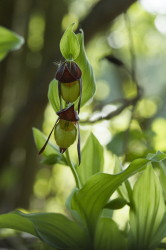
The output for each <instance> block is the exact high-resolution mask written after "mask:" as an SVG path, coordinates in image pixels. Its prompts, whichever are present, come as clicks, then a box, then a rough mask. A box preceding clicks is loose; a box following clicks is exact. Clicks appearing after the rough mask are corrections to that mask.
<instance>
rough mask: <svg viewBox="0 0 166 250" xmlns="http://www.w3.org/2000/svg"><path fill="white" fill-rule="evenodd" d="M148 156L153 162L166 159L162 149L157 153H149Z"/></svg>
mask: <svg viewBox="0 0 166 250" xmlns="http://www.w3.org/2000/svg"><path fill="white" fill-rule="evenodd" d="M146 158H147V159H148V160H150V161H152V162H160V161H163V160H164V159H166V154H165V153H163V152H161V151H157V153H155V154H151V153H149V154H148V155H147V157H146Z"/></svg>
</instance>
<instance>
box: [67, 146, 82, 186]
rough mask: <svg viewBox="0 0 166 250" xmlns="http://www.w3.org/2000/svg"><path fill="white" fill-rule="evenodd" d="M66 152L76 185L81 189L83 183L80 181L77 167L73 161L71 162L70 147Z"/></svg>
mask: <svg viewBox="0 0 166 250" xmlns="http://www.w3.org/2000/svg"><path fill="white" fill-rule="evenodd" d="M65 154H66V160H67V163H68V165H69V167H70V169H71V171H72V173H73V176H74V179H75V182H76V187H77V188H79V189H80V188H81V183H80V180H79V177H78V174H77V172H76V169H75V167H74V165H73V163H72V162H71V159H70V155H69V151H68V149H67V150H66V152H65Z"/></svg>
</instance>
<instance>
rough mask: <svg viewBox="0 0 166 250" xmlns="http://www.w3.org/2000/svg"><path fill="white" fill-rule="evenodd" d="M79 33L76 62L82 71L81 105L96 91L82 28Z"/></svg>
mask: <svg viewBox="0 0 166 250" xmlns="http://www.w3.org/2000/svg"><path fill="white" fill-rule="evenodd" d="M80 32H81V33H79V34H77V37H78V40H79V43H80V53H79V56H78V57H77V59H76V60H75V61H76V63H77V64H78V65H79V67H80V69H81V71H82V102H81V106H83V105H84V104H85V103H86V102H87V101H89V99H91V98H92V97H93V95H94V93H95V91H96V83H95V78H94V74H93V69H92V66H91V64H90V63H89V61H88V58H87V56H86V52H85V48H84V33H83V30H80Z"/></svg>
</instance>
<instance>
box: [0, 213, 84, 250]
mask: <svg viewBox="0 0 166 250" xmlns="http://www.w3.org/2000/svg"><path fill="white" fill-rule="evenodd" d="M0 228H13V229H16V230H20V231H23V232H27V233H31V234H33V235H35V236H37V237H39V238H40V239H41V240H42V241H44V242H45V243H46V244H48V245H50V246H51V247H55V248H56V249H71V250H79V249H86V246H87V244H88V240H87V236H86V234H85V232H84V230H83V229H82V228H81V227H80V226H78V225H77V224H76V223H75V222H73V221H71V220H69V219H68V218H67V217H65V216H64V215H61V214H55V213H34V214H23V213H21V212H19V211H17V212H14V213H10V214H4V215H0Z"/></svg>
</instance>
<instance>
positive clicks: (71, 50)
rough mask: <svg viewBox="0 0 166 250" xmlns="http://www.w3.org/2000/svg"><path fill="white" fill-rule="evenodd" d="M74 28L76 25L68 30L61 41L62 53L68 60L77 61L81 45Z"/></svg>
mask: <svg viewBox="0 0 166 250" xmlns="http://www.w3.org/2000/svg"><path fill="white" fill-rule="evenodd" d="M73 26H74V23H72V24H71V25H70V26H69V27H68V28H67V29H66V31H65V32H64V34H63V36H62V38H61V41H60V51H61V53H62V55H63V57H64V58H65V59H66V60H75V59H76V58H77V57H78V55H79V53H80V44H79V41H78V38H77V36H76V34H75V33H74V32H73Z"/></svg>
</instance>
